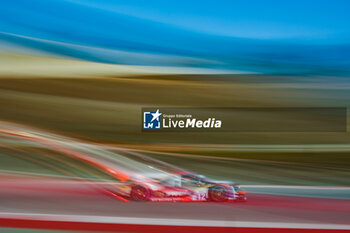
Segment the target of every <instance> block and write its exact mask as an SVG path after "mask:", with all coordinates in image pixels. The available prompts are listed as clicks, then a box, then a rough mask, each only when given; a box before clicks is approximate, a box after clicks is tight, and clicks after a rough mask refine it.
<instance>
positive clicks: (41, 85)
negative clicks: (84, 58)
mask: <svg viewBox="0 0 350 233" xmlns="http://www.w3.org/2000/svg"><path fill="white" fill-rule="evenodd" d="M202 79H203V80H202ZM216 79H218V80H216ZM260 79H261V80H263V79H264V77H263V76H258V77H255V76H249V75H247V76H233V77H232V79H231V77H230V76H203V77H202V76H198V75H197V76H195V75H178V76H176V75H173V76H171V77H169V76H161V75H155V76H143V77H140V76H137V77H96V78H86V79H82V78H79V79H77V78H71V79H69V78H64V79H62V78H37V79H36V78H28V77H25V78H19V77H17V78H6V77H2V78H1V79H0V104H1V111H0V118H1V119H5V120H10V121H15V122H19V123H24V124H28V125H33V126H37V127H40V128H45V129H51V130H56V131H59V132H63V133H69V134H72V135H75V136H79V137H85V138H90V139H91V140H97V141H102V142H110V143H119V144H176V143H185V144H228V145H232V144H297V145H298V144H331V143H334V144H338V143H341V144H347V143H348V142H349V139H350V137H349V135H348V134H347V133H341V132H340V133H272V132H266V133H230V132H226V133H188V132H187V133H180V132H176V133H143V132H141V108H142V107H277V106H279V107H281V106H282V107H291V106H301V107H307V106H309V107H320V106H323V107H324V106H327V107H332V106H337V107H338V106H346V104H347V100H349V99H350V92H348V91H347V89H346V88H347V87H346V85H342V86H340V87H339V85H338V84H336V83H335V84H328V83H323V81H322V80H320V81H319V82H318V81H317V80H311V81H310V80H309V82H308V83H305V80H304V82H298V80H299V79H300V78H299V79H297V81H293V80H294V79H293V77H284V78H283V77H277V76H276V77H270V78H269V79H268V80H269V83H267V84H266V83H264V82H259V81H258V80H260ZM279 80H284V82H279ZM306 80H308V79H307V78H306ZM339 81H343V80H339ZM339 88H340V89H339ZM344 88H345V89H344ZM257 117H259V116H257Z"/></svg>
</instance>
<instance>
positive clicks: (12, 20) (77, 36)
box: [0, 0, 350, 74]
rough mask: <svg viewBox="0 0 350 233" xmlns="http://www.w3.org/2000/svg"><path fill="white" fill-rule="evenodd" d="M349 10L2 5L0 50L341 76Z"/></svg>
mask: <svg viewBox="0 0 350 233" xmlns="http://www.w3.org/2000/svg"><path fill="white" fill-rule="evenodd" d="M349 10H350V1H346V0H333V1H330V0H328V1H325V0H319V1H312V0H303V1H301V0H295V1H278V0H265V1H258V0H250V1H249V0H248V1H229V0H226V1H224V0H221V1H220V0H216V1H198V0H192V1H185V0H179V1H164V0H163V1H160V0H148V1H140V0H128V1H118V0H103V1H102V0H69V1H63V0H31V1H27V0H7V1H6V0H4V1H1V2H0V46H2V47H6V49H15V48H17V50H18V48H30V49H35V50H38V51H45V52H49V53H52V54H55V55H62V56H68V57H72V58H77V59H84V60H90V61H97V62H107V63H117V64H130V65H155V66H178V67H204V68H212V69H225V70H242V71H253V72H259V73H339V72H340V73H341V74H343V73H344V72H345V73H347V72H349V70H350V67H349V66H350V55H349V54H350V43H349V39H350V27H349V24H350V14H349ZM19 46H20V47H19Z"/></svg>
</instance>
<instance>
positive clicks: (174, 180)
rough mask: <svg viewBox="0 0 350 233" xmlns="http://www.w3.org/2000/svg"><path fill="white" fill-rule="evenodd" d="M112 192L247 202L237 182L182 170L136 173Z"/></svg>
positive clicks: (143, 196)
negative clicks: (161, 174) (154, 175)
mask: <svg viewBox="0 0 350 233" xmlns="http://www.w3.org/2000/svg"><path fill="white" fill-rule="evenodd" d="M113 192H114V193H116V194H118V195H121V196H123V197H125V198H128V199H131V200H135V201H153V202H167V201H172V202H177V201H182V202H190V201H193V202H198V201H213V202H230V201H247V197H246V192H245V190H242V189H241V188H240V187H239V186H238V185H237V184H234V183H232V182H229V181H217V180H212V179H209V178H207V177H205V176H203V175H199V174H195V173H191V172H184V171H180V172H177V173H175V174H171V175H168V176H167V177H162V178H159V177H158V179H154V178H153V179H152V178H149V177H143V176H140V175H138V176H137V178H136V179H135V178H133V179H130V180H128V181H125V182H122V183H119V182H118V183H116V184H115V185H114V188H113Z"/></svg>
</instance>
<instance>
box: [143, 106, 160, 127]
mask: <svg viewBox="0 0 350 233" xmlns="http://www.w3.org/2000/svg"><path fill="white" fill-rule="evenodd" d="M161 115H162V113H160V112H159V109H157V111H155V112H151V111H149V112H148V111H144V112H143V128H144V129H160V128H161V123H160V121H161Z"/></svg>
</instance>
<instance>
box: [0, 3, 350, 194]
mask: <svg viewBox="0 0 350 233" xmlns="http://www.w3.org/2000/svg"><path fill="white" fill-rule="evenodd" d="M349 10H350V2H349V1H347V0H343V1H342V0H333V1H326V0H319V1H311V0H302V1H301V0H295V1H277V0H276V1H274V0H266V1H258V0H250V1H229V0H227V1H225V0H217V1H197V0H192V1H185V0H183V1H182V0H181V1H161V0H148V1H137V0H129V1H118V0H103V1H98V0H65V1H64V0H50V1H46V0H32V1H26V0H11V1H1V2H0V119H1V122H2V123H1V124H0V125H2V128H4V127H5V126H6V127H9V125H8V124H11V123H15V125H16V127H15V130H16V131H23V132H28V128H27V127H32V129H36V130H38V132H41V131H45V132H51V133H53V134H57V135H64V136H68V137H71V138H75V139H77V140H84V141H86V142H90V143H100V144H103V145H109V146H116V147H118V148H127V149H129V150H141V151H143V152H144V153H145V154H148V155H150V156H153V157H154V158H157V159H160V160H163V161H166V162H170V163H172V164H175V165H178V166H181V167H184V168H187V169H191V170H193V171H196V172H199V173H203V174H205V175H209V176H212V177H216V178H223V179H230V180H235V181H237V182H239V183H242V184H251V185H261V184H265V185H266V184H269V185H270V184H279V185H327V186H332V185H337V186H349V185H350V179H349V178H350V174H349V169H350V159H349V151H350V143H349V140H350V136H349V134H348V133H347V132H324V133H322V132H298V133H297V132H294V133H291V132H257V133H254V132H246V133H244V132H240V133H238V132H220V133H219V132H218V133H213V132H207V133H195V132H186V133H181V132H175V133H166V132H162V133H144V132H142V131H141V121H140V118H141V108H142V107H155V108H158V107H348V105H349V100H350V79H349V78H350V77H349V76H350V44H349V42H350V40H349V39H350V27H349V25H350V14H349ZM255 117H256V118H257V119H258V118H259V115H256V116H255ZM252 121H254V119H252ZM9 122H10V123H9ZM23 132H22V133H23ZM42 135H44V134H42ZM1 140H2V141H1V143H2V144H1V145H2V147H3V148H2V150H1V157H0V160H1V162H0V169H1V170H2V171H6V172H18V173H25V174H26V173H33V174H34V173H35V174H51V175H55V174H56V173H57V170H55V171H53V170H52V169H50V168H47V167H45V168H44V167H43V166H40V165H38V164H35V163H33V162H28V161H24V160H21V161H20V160H18V158H14V157H13V156H11V155H13V153H14V152H11V150H18V148H19V147H22V148H20V149H21V150H22V152H23V151H26V152H25V153H27V156H29V157H31V156H33V157H39V160H40V159H44V158H43V157H40V156H41V154H45V153H44V152H43V151H40V150H39V151H36V152H33V151H31V150H28V148H26V147H27V145H25V146H23V145H22V144H20V143H18V144H17V143H16V142H13V141H11V142H9V141H8V138H6V137H2V139H1ZM7 143H8V144H7ZM11 147H12V148H11ZM9 148H10V149H9ZM50 156H51V157H52V156H53V157H55V156H54V155H50ZM45 159H47V160H48V161H49V162H48V163H49V164H56V165H57V161H56V162H52V161H53V160H50V159H49V158H45ZM45 159H44V160H45ZM70 163H72V162H68V164H70ZM61 169H66V170H69V171H72V168H70V167H69V166H66V167H65V166H64V165H62V166H61ZM75 169H77V168H75ZM73 170H74V169H73ZM60 174H61V173H60ZM56 175H57V174H56ZM61 175H62V174H61ZM279 191H281V190H279ZM263 192H268V191H266V190H263ZM281 192H282V191H281ZM283 192H284V191H283ZM293 192H294V191H293ZM294 194H295V193H294ZM304 194H305V193H304ZM299 195H301V194H300V193H299ZM305 195H311V196H313V195H316V196H317V195H319V196H320V195H321V196H322V195H325V196H332V197H335V196H338V197H342V198H345V197H349V196H348V194H344V193H337V194H334V193H331V194H330V193H327V192H324V193H322V192H316V193H315V192H311V193H309V192H307V193H306V194H305Z"/></svg>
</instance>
